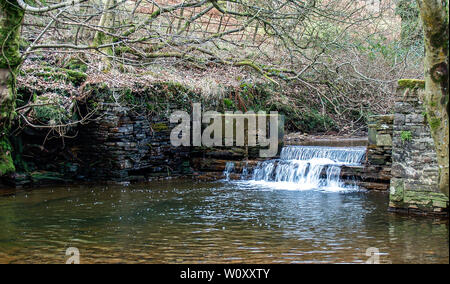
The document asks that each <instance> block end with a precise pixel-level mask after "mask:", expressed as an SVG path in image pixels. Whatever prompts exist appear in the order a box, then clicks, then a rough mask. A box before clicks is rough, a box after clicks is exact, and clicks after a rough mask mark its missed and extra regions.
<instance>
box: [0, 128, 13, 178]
mask: <svg viewBox="0 0 450 284" xmlns="http://www.w3.org/2000/svg"><path fill="white" fill-rule="evenodd" d="M11 152H12V147H11V143H10V142H9V140H8V138H6V136H3V137H2V138H0V176H3V175H6V174H9V173H13V172H15V171H16V168H15V167H14V162H13V159H12V156H11Z"/></svg>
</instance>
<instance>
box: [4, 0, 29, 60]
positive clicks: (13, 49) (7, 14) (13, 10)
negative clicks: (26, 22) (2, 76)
mask: <svg viewBox="0 0 450 284" xmlns="http://www.w3.org/2000/svg"><path fill="white" fill-rule="evenodd" d="M0 9H1V13H2V14H3V17H2V22H1V23H0V42H1V43H2V46H3V48H2V54H1V55H0V68H10V67H12V68H15V67H17V66H18V65H19V64H20V63H21V56H20V51H19V47H20V26H21V24H22V20H23V16H24V11H23V10H22V9H21V8H19V5H18V4H17V1H16V0H10V1H1V2H0Z"/></svg>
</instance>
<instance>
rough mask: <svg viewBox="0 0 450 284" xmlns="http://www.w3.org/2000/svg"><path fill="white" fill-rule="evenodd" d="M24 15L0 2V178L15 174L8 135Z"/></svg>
mask: <svg viewBox="0 0 450 284" xmlns="http://www.w3.org/2000/svg"><path fill="white" fill-rule="evenodd" d="M23 15H24V12H23V11H22V9H21V8H19V6H18V5H17V2H16V0H9V1H5V0H0V177H1V176H3V175H5V174H8V173H11V172H14V171H15V168H14V164H13V162H12V158H11V151H12V148H11V144H10V142H9V140H8V132H9V128H10V125H11V120H12V119H13V117H14V113H15V112H14V108H15V104H16V73H17V69H18V66H19V65H20V63H21V57H20V52H19V37H20V26H21V24H22V20H23Z"/></svg>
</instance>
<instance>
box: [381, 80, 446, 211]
mask: <svg viewBox="0 0 450 284" xmlns="http://www.w3.org/2000/svg"><path fill="white" fill-rule="evenodd" d="M397 96H398V100H397V102H396V104H395V117H394V133H393V138H392V148H393V152H392V176H393V177H392V180H391V184H390V203H389V206H390V208H391V209H392V210H393V211H403V212H408V213H421V214H443V215H444V214H448V203H449V200H448V197H447V196H445V195H444V194H443V193H441V191H440V189H439V184H438V176H439V167H438V162H437V155H436V151H435V147H434V141H433V139H432V137H431V130H430V125H429V124H428V123H427V113H426V111H425V107H424V105H423V102H422V99H421V98H422V97H423V89H422V88H417V87H414V88H408V87H404V86H401V87H400V88H399V89H398V93H397Z"/></svg>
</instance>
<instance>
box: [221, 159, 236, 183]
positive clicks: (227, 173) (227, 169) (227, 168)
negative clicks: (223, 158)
mask: <svg viewBox="0 0 450 284" xmlns="http://www.w3.org/2000/svg"><path fill="white" fill-rule="evenodd" d="M233 170H234V163H233V162H228V163H227V164H226V166H225V171H224V172H223V174H224V176H225V179H226V180H227V181H229V180H230V174H231V173H232V172H233Z"/></svg>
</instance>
